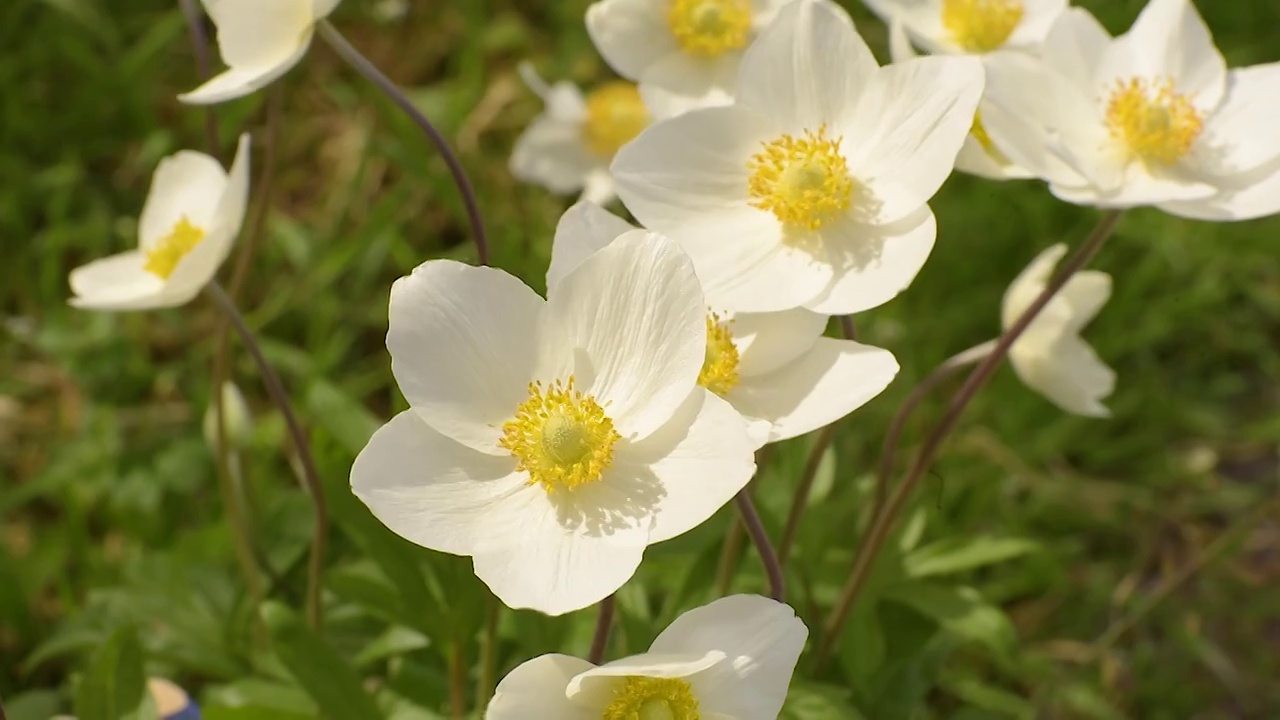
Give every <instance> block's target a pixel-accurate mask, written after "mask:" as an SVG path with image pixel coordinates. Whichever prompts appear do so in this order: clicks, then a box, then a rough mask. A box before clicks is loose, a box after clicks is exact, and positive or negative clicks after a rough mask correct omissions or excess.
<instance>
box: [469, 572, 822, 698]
mask: <svg viewBox="0 0 1280 720" xmlns="http://www.w3.org/2000/svg"><path fill="white" fill-rule="evenodd" d="M808 635H809V631H808V629H806V628H805V626H804V623H803V622H801V621H800V619H799V618H797V617H796V615H795V612H794V611H793V610H792V609H791V608H790V607H788V606H786V605H784V604H782V603H780V602H777V601H775V600H770V599H769V598H765V597H760V596H759V595H730V596H728V597H725V598H721V599H719V600H716V601H715V602H713V603H711V604H709V605H704V606H703V607H700V608H696V609H694V610H690V611H689V612H686V613H685V614H683V615H681V616H680V617H678V618H676V619H675V622H673V623H671V624H670V625H669V626H667V629H666V630H663V631H662V633H661V634H660V635H658V637H657V639H655V640H654V641H653V645H651V646H650V647H649V652H647V653H644V654H641V655H632V656H631V657H627V658H623V659H621V660H615V661H613V662H610V663H606V664H604V665H600V666H598V667H597V666H596V665H593V664H592V663H589V662H587V661H586V660H580V659H578V658H575V657H571V656H569V655H543V656H541V657H537V658H534V659H532V660H529V661H527V662H525V663H523V664H522V665H520V666H519V667H517V668H516V669H514V670H512V671H511V672H510V673H509V674H508V675H507V676H506V677H504V678H503V679H502V682H500V683H498V688H497V690H496V691H495V692H494V696H493V699H492V700H491V701H490V702H489V708H488V710H487V711H486V713H485V717H486V718H487V720H529V719H530V718H548V719H550V718H554V719H555V720H601V718H603V719H604V720H636V719H642V720H648V719H650V718H666V719H669V720H696V719H697V718H708V719H710V718H718V719H720V720H776V718H777V717H778V713H779V712H781V711H782V704H783V702H784V701H785V700H786V697H787V687H788V686H789V685H790V684H791V674H792V672H793V671H794V670H795V666H796V661H797V660H798V659H799V657H800V651H801V650H803V649H804V643H805V639H806V638H807V637H808Z"/></svg>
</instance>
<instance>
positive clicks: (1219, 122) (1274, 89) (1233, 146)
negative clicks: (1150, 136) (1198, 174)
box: [1189, 63, 1280, 183]
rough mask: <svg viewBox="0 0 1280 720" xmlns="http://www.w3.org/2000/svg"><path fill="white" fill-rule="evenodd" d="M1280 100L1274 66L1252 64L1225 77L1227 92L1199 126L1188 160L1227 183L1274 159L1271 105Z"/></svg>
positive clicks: (1276, 144)
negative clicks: (1201, 132)
mask: <svg viewBox="0 0 1280 720" xmlns="http://www.w3.org/2000/svg"><path fill="white" fill-rule="evenodd" d="M1277 98H1280V63H1271V64H1269V65H1254V66H1252V67H1246V68H1241V69H1239V70H1232V71H1231V72H1230V73H1229V74H1228V80H1227V94H1226V97H1225V98H1224V99H1223V102H1222V105H1221V106H1220V107H1219V108H1218V111H1217V112H1215V113H1214V114H1213V115H1211V116H1210V117H1209V119H1208V121H1207V122H1206V124H1205V132H1204V135H1203V136H1202V137H1201V139H1200V140H1199V142H1197V143H1196V147H1195V148H1194V149H1193V150H1192V153H1193V155H1192V157H1191V158H1189V161H1190V162H1192V163H1195V164H1198V165H1200V166H1201V168H1203V171H1205V172H1207V173H1209V174H1210V175H1213V176H1216V177H1219V178H1222V179H1224V180H1226V181H1227V182H1228V183H1230V182H1231V179H1232V176H1239V175H1242V174H1246V173H1252V172H1253V171H1256V170H1257V169H1258V168H1261V167H1264V166H1267V165H1271V164H1272V163H1273V162H1274V161H1275V160H1276V159H1277V157H1280V132H1276V130H1275V122H1276V118H1275V103H1276V99H1277Z"/></svg>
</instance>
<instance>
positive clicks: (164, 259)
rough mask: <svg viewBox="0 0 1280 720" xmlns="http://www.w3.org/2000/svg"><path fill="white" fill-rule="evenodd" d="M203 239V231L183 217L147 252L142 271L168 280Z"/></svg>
mask: <svg viewBox="0 0 1280 720" xmlns="http://www.w3.org/2000/svg"><path fill="white" fill-rule="evenodd" d="M203 239H204V230H201V229H200V228H198V227H196V226H195V225H192V224H191V222H190V221H189V220H187V216H186V215H183V216H182V217H181V218H179V220H178V222H177V224H176V225H174V226H173V231H172V232H170V233H169V234H168V235H166V236H165V237H164V238H162V239H161V240H160V242H157V243H156V244H155V247H153V248H151V249H150V250H148V251H147V259H146V262H144V263H143V264H142V269H143V270H146V271H147V272H149V273H151V274H152V275H156V276H158V277H159V278H160V279H161V280H168V279H169V276H170V275H172V274H173V271H174V270H176V269H177V267H178V263H179V262H181V261H182V258H184V257H186V256H187V253H189V252H191V251H192V250H195V249H196V246H197V245H199V244H200V241H201V240H203Z"/></svg>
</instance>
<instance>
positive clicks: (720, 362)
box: [698, 313, 738, 396]
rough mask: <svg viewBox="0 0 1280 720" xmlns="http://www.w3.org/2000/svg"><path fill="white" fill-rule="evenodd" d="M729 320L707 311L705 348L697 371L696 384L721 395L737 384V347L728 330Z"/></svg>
mask: <svg viewBox="0 0 1280 720" xmlns="http://www.w3.org/2000/svg"><path fill="white" fill-rule="evenodd" d="M731 322H732V321H731V320H722V319H721V318H720V316H719V315H718V314H716V313H707V350H706V355H704V356H703V360H702V370H700V371H699V372H698V384H699V385H701V386H702V387H704V388H706V389H708V390H710V391H711V392H713V393H715V394H717V395H721V396H723V395H724V394H725V393H727V392H729V391H730V390H732V389H733V387H734V386H735V385H737V384H738V348H737V346H735V345H734V344H733V333H732V332H730V331H729V323H731Z"/></svg>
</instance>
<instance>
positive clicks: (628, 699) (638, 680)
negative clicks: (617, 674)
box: [600, 675, 701, 720]
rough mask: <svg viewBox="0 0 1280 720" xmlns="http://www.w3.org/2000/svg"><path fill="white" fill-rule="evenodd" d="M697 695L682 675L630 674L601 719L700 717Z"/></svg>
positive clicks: (688, 719)
mask: <svg viewBox="0 0 1280 720" xmlns="http://www.w3.org/2000/svg"><path fill="white" fill-rule="evenodd" d="M699 717H701V716H700V715H699V714H698V698H696V697H694V695H693V689H692V688H691V687H689V683H688V682H687V681H685V680H681V679H680V678H652V677H643V676H640V675H628V676H627V677H625V678H623V680H622V682H621V683H619V684H618V685H617V687H615V688H614V691H613V702H611V703H609V705H608V706H607V707H606V708H605V709H604V712H602V713H600V720H698V718H699Z"/></svg>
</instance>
